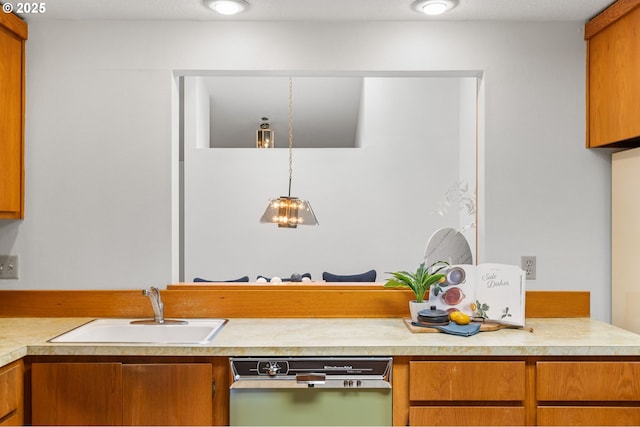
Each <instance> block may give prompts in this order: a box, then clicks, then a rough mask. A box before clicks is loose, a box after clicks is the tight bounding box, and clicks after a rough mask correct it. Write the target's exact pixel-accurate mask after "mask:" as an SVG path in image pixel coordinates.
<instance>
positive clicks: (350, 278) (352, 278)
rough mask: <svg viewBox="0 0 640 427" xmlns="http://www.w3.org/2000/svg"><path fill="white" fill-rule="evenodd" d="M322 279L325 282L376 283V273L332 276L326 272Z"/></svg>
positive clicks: (371, 271) (373, 271)
mask: <svg viewBox="0 0 640 427" xmlns="http://www.w3.org/2000/svg"><path fill="white" fill-rule="evenodd" d="M322 279H323V280H324V281H325V282H375V281H376V271H375V270H369V271H367V272H366V273H362V274H351V275H339V274H332V273H327V272H326V271H325V272H324V273H322Z"/></svg>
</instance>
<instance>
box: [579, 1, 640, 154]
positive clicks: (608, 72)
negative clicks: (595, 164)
mask: <svg viewBox="0 0 640 427" xmlns="http://www.w3.org/2000/svg"><path fill="white" fill-rule="evenodd" d="M639 27H640V7H637V8H636V9H635V10H633V11H631V12H630V13H628V14H627V15H625V16H623V17H622V18H620V19H618V20H617V21H616V22H613V23H612V24H610V25H609V26H607V27H606V28H604V29H603V30H601V31H600V32H598V33H597V34H595V35H594V36H593V37H591V38H590V39H589V41H588V43H589V44H588V52H589V54H588V62H587V67H588V68H587V71H588V75H587V82H588V93H587V107H588V116H587V119H588V121H589V122H588V126H587V129H588V141H587V146H589V147H599V146H603V145H607V144H611V143H614V142H618V141H623V140H625V139H629V138H635V137H640V120H638V117H640V79H638V76H639V75H640V55H638V52H639V51H640V31H638V28H639Z"/></svg>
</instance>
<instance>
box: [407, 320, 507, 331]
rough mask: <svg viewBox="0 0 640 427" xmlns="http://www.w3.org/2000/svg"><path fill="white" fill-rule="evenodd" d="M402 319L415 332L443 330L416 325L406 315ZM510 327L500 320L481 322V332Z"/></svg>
mask: <svg viewBox="0 0 640 427" xmlns="http://www.w3.org/2000/svg"><path fill="white" fill-rule="evenodd" d="M402 320H404V324H405V325H407V328H409V330H410V331H411V332H415V333H428V332H442V331H441V330H439V329H436V328H429V327H425V326H415V325H413V324H412V323H411V319H410V318H408V317H405V318H404V319H402ZM508 327H509V326H508V325H502V324H500V323H498V322H491V321H488V322H481V323H480V332H489V331H497V330H498V329H504V328H508Z"/></svg>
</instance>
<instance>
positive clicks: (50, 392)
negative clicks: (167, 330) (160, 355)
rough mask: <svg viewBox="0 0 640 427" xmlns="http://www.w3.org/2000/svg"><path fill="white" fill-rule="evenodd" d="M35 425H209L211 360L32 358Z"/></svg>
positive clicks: (32, 395)
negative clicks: (149, 361) (144, 361)
mask: <svg viewBox="0 0 640 427" xmlns="http://www.w3.org/2000/svg"><path fill="white" fill-rule="evenodd" d="M31 377H32V381H31V384H32V392H31V400H32V422H33V424H34V425H211V424H212V413H213V410H212V381H213V373H212V365H211V364H209V363H157V364H136V363H133V364H126V363H120V362H107V363H100V362H95V363H93V362H91V363H89V362H87V363H84V362H81V363H66V362H62V363H33V364H32V366H31Z"/></svg>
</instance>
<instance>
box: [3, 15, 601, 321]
mask: <svg viewBox="0 0 640 427" xmlns="http://www.w3.org/2000/svg"><path fill="white" fill-rule="evenodd" d="M582 27H583V24H582V23H548V24H528V23H510V24H504V23H495V22H487V23H473V22H449V23H447V22H442V23H434V22H428V23H333V24H314V23H308V22H305V23H282V22H279V23H249V22H244V23H242V22H235V23H207V22H182V23H173V22H160V23H154V22H106V21H95V22H76V21H66V22H52V23H37V24H33V25H31V26H30V37H29V41H28V43H27V129H26V162H27V172H26V191H27V194H26V218H25V220H24V221H5V222H2V224H1V225H0V250H1V251H2V252H3V253H16V254H18V255H20V261H21V271H20V277H21V278H20V279H19V280H17V281H5V282H3V283H1V284H0V286H2V287H3V288H5V289H11V288H13V289H42V288H50V289H54V288H55V289H58V288H69V289H73V288H141V287H143V286H148V285H151V284H155V285H160V286H162V285H163V284H165V283H168V282H171V281H172V280H173V279H174V277H176V276H175V275H176V274H177V273H176V272H175V271H172V265H174V266H175V265H176V264H175V262H173V264H172V259H171V255H172V236H175V234H172V222H171V221H172V219H171V213H172V191H171V189H172V184H171V177H172V173H173V174H174V175H173V176H175V172H174V171H172V164H174V163H177V162H172V154H173V153H175V151H172V148H171V137H172V135H173V133H172V132H173V131H172V128H171V119H172V111H173V110H172V93H174V92H172V90H174V88H173V81H172V75H171V71H172V70H174V69H203V70H206V69H238V70H252V69H267V70H286V69H292V70H328V71H330V70H431V69H434V70H459V69H473V70H483V71H484V72H485V80H484V82H483V84H484V89H485V107H486V111H485V113H486V117H485V119H486V121H485V123H484V131H485V132H484V137H485V153H484V156H485V159H486V162H485V171H486V175H485V176H484V179H485V185H486V194H484V195H481V200H482V199H483V201H484V203H485V213H486V217H485V218H484V219H483V222H484V225H483V226H484V229H483V236H484V241H483V242H482V243H481V248H484V251H483V252H481V253H480V261H493V262H504V263H515V264H517V263H519V260H520V256H521V255H536V256H537V257H538V279H537V280H536V281H535V282H530V283H529V289H586V290H589V291H591V298H592V316H593V317H596V318H600V319H604V320H609V318H610V311H609V309H608V307H609V306H610V278H609V272H610V261H609V257H610V232H609V221H610V220H609V218H610V214H609V211H610V201H609V198H610V158H609V156H608V153H603V152H601V151H593V150H591V151H590V150H586V149H585V148H584V127H585V126H584V117H585V96H584V88H585V82H584V75H585V72H584V67H585V45H584V40H583V36H582ZM265 46H267V47H268V48H265ZM298 179H299V180H300V182H302V181H303V179H304V178H303V177H301V176H299V177H298ZM173 270H175V268H173Z"/></svg>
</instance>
